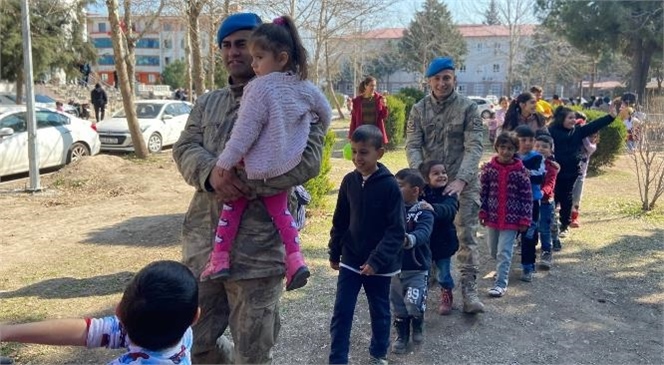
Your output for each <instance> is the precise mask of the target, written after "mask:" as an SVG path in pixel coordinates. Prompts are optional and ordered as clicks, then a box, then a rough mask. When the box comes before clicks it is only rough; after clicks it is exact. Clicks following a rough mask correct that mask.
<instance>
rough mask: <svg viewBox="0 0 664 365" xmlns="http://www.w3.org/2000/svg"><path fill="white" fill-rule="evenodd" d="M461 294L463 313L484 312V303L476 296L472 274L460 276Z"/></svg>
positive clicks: (475, 286)
mask: <svg viewBox="0 0 664 365" xmlns="http://www.w3.org/2000/svg"><path fill="white" fill-rule="evenodd" d="M461 294H462V295H463V312H464V313H470V314H476V313H484V304H482V302H480V298H479V297H478V296H477V283H476V282H475V276H474V275H473V276H463V277H461Z"/></svg>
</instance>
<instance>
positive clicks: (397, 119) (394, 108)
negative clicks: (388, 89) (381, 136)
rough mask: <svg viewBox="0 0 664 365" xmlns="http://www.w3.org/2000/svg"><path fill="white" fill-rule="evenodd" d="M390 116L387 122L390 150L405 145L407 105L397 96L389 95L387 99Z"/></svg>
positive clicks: (386, 128)
mask: <svg viewBox="0 0 664 365" xmlns="http://www.w3.org/2000/svg"><path fill="white" fill-rule="evenodd" d="M385 99H386V104H387V110H388V111H389V115H388V116H387V120H386V121H385V132H387V136H388V138H389V143H388V145H387V147H388V148H396V147H397V146H399V145H400V144H402V143H403V141H404V137H405V133H404V131H405V125H406V104H404V102H403V101H402V100H401V99H400V98H399V97H397V96H394V95H388V96H387V97H386V98H385Z"/></svg>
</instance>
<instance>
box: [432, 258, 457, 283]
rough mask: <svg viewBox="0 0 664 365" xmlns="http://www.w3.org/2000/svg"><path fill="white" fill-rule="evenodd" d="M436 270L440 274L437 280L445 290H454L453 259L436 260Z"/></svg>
mask: <svg viewBox="0 0 664 365" xmlns="http://www.w3.org/2000/svg"><path fill="white" fill-rule="evenodd" d="M436 268H437V269H438V273H437V276H436V280H438V284H440V287H441V288H443V289H454V278H452V258H451V257H448V258H445V259H439V260H436Z"/></svg>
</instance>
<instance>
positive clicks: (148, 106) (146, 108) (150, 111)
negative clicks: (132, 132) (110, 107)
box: [113, 103, 163, 119]
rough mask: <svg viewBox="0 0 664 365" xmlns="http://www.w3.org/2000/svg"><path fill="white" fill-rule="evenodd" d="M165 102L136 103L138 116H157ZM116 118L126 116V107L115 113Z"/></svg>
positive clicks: (147, 117)
mask: <svg viewBox="0 0 664 365" xmlns="http://www.w3.org/2000/svg"><path fill="white" fill-rule="evenodd" d="M162 106H163V104H152V103H138V104H136V116H137V117H138V118H141V119H150V118H156V117H157V116H158V115H159V112H160V111H161V107H162ZM113 117H114V118H126V117H127V116H126V115H125V112H124V109H122V110H120V111H119V112H117V113H115V115H113Z"/></svg>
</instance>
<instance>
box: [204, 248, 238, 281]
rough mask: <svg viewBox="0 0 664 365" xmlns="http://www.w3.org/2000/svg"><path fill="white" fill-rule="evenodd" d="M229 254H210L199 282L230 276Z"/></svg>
mask: <svg viewBox="0 0 664 365" xmlns="http://www.w3.org/2000/svg"><path fill="white" fill-rule="evenodd" d="M230 261H231V260H230V253H229V252H226V251H215V250H212V252H210V259H209V260H208V263H207V264H206V265H205V269H203V272H202V273H201V281H207V280H210V279H218V278H225V277H228V276H229V275H230V274H231V269H230Z"/></svg>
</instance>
